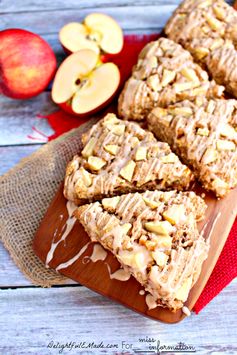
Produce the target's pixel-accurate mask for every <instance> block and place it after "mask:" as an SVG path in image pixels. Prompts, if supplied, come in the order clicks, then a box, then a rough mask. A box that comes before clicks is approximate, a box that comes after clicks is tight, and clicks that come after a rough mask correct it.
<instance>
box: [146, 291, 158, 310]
mask: <svg viewBox="0 0 237 355" xmlns="http://www.w3.org/2000/svg"><path fill="white" fill-rule="evenodd" d="M146 304H147V307H148V309H149V310H150V309H154V308H156V307H157V306H158V304H157V302H156V299H155V297H154V296H152V295H151V294H150V293H148V294H147V295H146Z"/></svg>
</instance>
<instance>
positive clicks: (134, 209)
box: [75, 191, 209, 311]
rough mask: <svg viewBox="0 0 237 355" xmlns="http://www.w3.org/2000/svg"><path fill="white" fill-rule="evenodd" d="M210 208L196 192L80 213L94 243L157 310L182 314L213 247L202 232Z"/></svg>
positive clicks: (106, 203) (154, 195)
mask: <svg viewBox="0 0 237 355" xmlns="http://www.w3.org/2000/svg"><path fill="white" fill-rule="evenodd" d="M205 209H206V205H205V202H204V201H203V199H202V198H200V197H198V196H197V195H196V194H195V193H194V192H176V191H169V192H162V191H146V192H145V193H135V194H127V195H122V196H116V197H113V198H105V199H103V200H102V202H101V203H100V202H95V203H92V204H89V205H84V206H81V207H79V208H77V209H76V211H75V216H76V217H77V218H78V219H79V221H80V223H81V224H82V225H83V227H84V228H85V230H86V232H87V233H88V235H89V236H90V238H91V240H92V241H93V242H99V243H101V244H102V245H103V246H104V247H105V248H106V249H109V250H110V251H111V252H112V253H113V254H114V255H115V256H116V258H117V259H118V261H119V262H120V263H121V265H122V266H123V267H124V268H125V270H128V271H129V272H130V273H131V274H132V275H133V276H134V277H135V278H136V279H137V280H138V281H139V282H140V283H141V284H142V285H143V286H144V287H145V289H146V290H147V291H149V292H150V293H151V294H152V296H153V297H154V298H155V299H156V300H157V303H158V305H160V306H163V307H168V308H170V309H172V310H174V311H175V310H177V309H179V308H181V307H182V306H183V303H184V302H185V301H186V299H187V297H188V294H189V291H190V289H191V287H192V286H193V284H194V283H195V282H196V281H197V278H198V276H199V274H200V271H201V267H202V263H203V261H204V260H205V259H206V257H207V253H208V248H209V245H208V243H207V242H206V241H205V240H204V238H203V237H202V235H200V234H199V232H198V230H197V223H196V222H197V221H198V220H201V219H202V218H203V217H204V213H205Z"/></svg>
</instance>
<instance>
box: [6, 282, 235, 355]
mask: <svg viewBox="0 0 237 355" xmlns="http://www.w3.org/2000/svg"><path fill="white" fill-rule="evenodd" d="M236 284H237V283H236V282H235V283H233V284H232V285H231V286H230V287H228V288H226V289H225V290H224V291H223V292H222V293H221V294H220V295H219V297H217V298H216V299H215V300H214V301H213V302H212V303H211V304H210V305H209V307H208V308H206V309H204V310H203V312H201V313H200V314H199V315H198V316H196V315H192V316H191V317H190V318H186V319H185V320H184V321H183V322H182V323H179V324H175V325H167V324H162V323H159V322H156V321H153V320H150V319H148V318H145V317H142V316H140V315H138V314H136V313H134V312H132V311H130V310H128V309H126V308H124V307H123V306H120V305H118V304H115V303H114V302H112V301H109V300H107V299H106V298H104V297H102V296H98V295H97V294H95V293H94V292H92V291H89V290H87V289H85V288H84V287H67V288H62V287H58V288H51V289H39V288H34V289H31V288H27V289H16V290H4V291H0V300H1V309H0V329H1V333H2V334H4V336H2V337H1V338H0V349H2V354H8V355H11V354H17V355H20V354H41V355H46V354H58V353H59V350H57V349H49V348H47V345H48V344H49V343H50V342H51V341H54V343H57V342H59V343H61V344H62V343H66V342H70V341H75V342H76V343H79V342H83V341H85V342H93V341H94V342H95V343H99V342H101V341H103V342H104V344H106V343H110V344H116V343H117V344H118V345H119V349H118V351H117V353H118V354H122V350H124V349H122V347H121V343H122V341H125V342H126V343H133V346H134V347H138V346H140V347H141V344H139V342H138V340H139V338H142V337H146V336H148V337H154V338H155V339H157V340H160V342H161V344H166V345H175V344H177V343H178V342H180V341H181V342H185V343H186V344H190V345H193V346H195V348H196V350H197V354H199V355H201V354H203V355H204V354H205V355H206V354H224V353H225V354H236V353H237V338H236V329H235V328H234V327H233V325H234V324H235V322H236V312H237V293H236V292H234V291H236ZM228 298H230V302H229V306H227V305H226V300H227V299H228ZM230 306H231V307H230ZM226 319H228V324H227V322H226ZM142 349H143V350H145V348H144V345H143V346H142ZM63 353H66V354H69V353H70V354H74V353H80V354H87V352H85V351H82V352H81V351H80V350H75V349H74V351H73V350H72V351H69V350H65V352H63ZM100 353H101V352H99V351H98V350H97V351H91V352H90V354H100ZM104 353H107V354H114V353H115V352H104ZM88 354H89V352H88ZM127 354H133V352H132V351H130V352H128V353H127Z"/></svg>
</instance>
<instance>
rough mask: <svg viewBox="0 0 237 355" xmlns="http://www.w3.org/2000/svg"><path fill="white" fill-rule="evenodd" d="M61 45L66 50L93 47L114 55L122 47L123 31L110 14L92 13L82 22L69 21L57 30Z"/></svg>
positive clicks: (97, 50) (95, 49) (71, 50)
mask: <svg viewBox="0 0 237 355" xmlns="http://www.w3.org/2000/svg"><path fill="white" fill-rule="evenodd" d="M59 39H60V42H61V44H62V46H63V47H64V48H65V49H66V51H68V52H76V51H78V50H80V49H93V50H94V51H95V52H96V53H99V52H100V51H102V52H104V53H107V54H111V55H115V54H118V53H119V52H121V50H122V47H123V32H122V30H121V28H120V26H119V25H118V23H117V22H116V21H115V20H114V19H113V18H112V17H110V16H108V15H104V14H99V13H93V14H90V15H88V16H86V18H85V20H84V23H83V24H81V23H77V22H71V23H69V24H67V25H65V26H64V27H63V28H62V29H61V30H60V32H59Z"/></svg>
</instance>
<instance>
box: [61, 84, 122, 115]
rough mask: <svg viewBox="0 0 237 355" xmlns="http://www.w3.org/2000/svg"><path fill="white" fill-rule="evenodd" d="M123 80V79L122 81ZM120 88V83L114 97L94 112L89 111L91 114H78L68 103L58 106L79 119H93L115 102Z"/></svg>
mask: <svg viewBox="0 0 237 355" xmlns="http://www.w3.org/2000/svg"><path fill="white" fill-rule="evenodd" d="M120 80H121V79H120ZM119 87H120V83H119V85H118V87H117V89H116V90H115V92H114V93H113V95H112V96H110V98H109V99H108V100H106V101H105V102H103V104H101V105H100V106H98V107H96V108H94V109H93V110H91V111H89V112H85V113H76V112H74V111H73V110H72V107H71V105H70V104H69V103H67V102H64V103H62V104H58V106H59V107H60V108H61V109H62V110H64V111H65V112H67V113H70V115H73V116H77V117H79V118H88V117H91V115H94V114H96V113H97V112H99V111H101V110H102V109H104V108H105V107H106V106H108V105H109V104H110V103H111V101H113V99H114V97H115V96H116V95H117V92H118V90H119Z"/></svg>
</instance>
